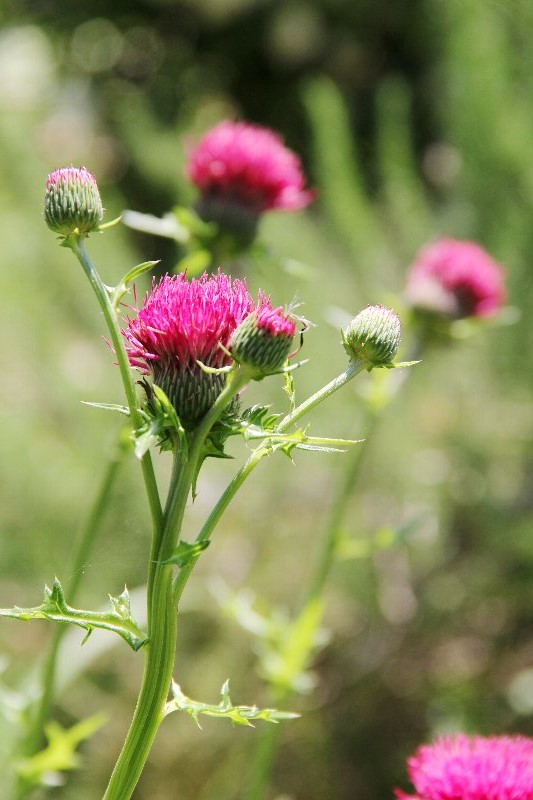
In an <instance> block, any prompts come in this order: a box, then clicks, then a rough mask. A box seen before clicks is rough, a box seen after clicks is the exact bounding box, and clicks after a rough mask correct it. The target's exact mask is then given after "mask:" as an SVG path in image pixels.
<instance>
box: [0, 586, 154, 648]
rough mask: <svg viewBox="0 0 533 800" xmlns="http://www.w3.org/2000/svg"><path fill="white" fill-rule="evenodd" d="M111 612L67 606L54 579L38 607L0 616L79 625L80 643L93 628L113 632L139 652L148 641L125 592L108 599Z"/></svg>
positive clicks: (4, 610) (5, 610)
mask: <svg viewBox="0 0 533 800" xmlns="http://www.w3.org/2000/svg"><path fill="white" fill-rule="evenodd" d="M109 601H110V606H111V610H110V611H107V612H105V611H82V610H80V609H77V608H72V607H71V606H69V605H67V602H66V600H65V595H64V592H63V588H62V586H61V584H60V582H59V581H58V579H57V578H56V579H55V580H54V584H53V586H52V588H51V589H50V588H49V587H48V586H45V589H44V598H43V602H42V604H41V605H40V606H35V607H33V608H19V607H18V606H14V607H13V608H2V609H0V617H11V618H12V619H20V620H22V621H24V622H28V621H29V620H32V619H49V620H52V621H54V622H68V623H70V624H72V625H78V626H79V627H80V628H83V629H84V630H85V631H87V635H86V636H85V638H84V640H83V643H85V641H86V640H87V639H88V637H89V636H90V635H91V633H92V632H93V630H94V628H101V629H102V630H106V631H112V632H113V633H118V635H119V636H120V637H121V638H122V639H124V641H125V642H127V644H129V646H130V647H131V648H132V650H135V651H137V650H139V648H141V647H142V646H143V644H145V643H146V642H147V641H148V639H147V636H146V634H145V633H143V631H141V630H140V628H139V627H138V625H137V624H136V623H135V622H134V620H133V618H132V616H131V611H130V596H129V593H128V590H127V589H124V591H123V592H122V594H121V595H119V597H111V595H110V596H109Z"/></svg>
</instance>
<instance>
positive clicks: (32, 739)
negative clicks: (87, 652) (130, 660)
mask: <svg viewBox="0 0 533 800" xmlns="http://www.w3.org/2000/svg"><path fill="white" fill-rule="evenodd" d="M123 455H124V449H123V447H121V446H120V445H119V447H117V448H116V450H115V452H114V453H113V455H112V457H111V459H110V460H109V463H108V465H107V468H106V471H105V474H104V477H103V479H102V482H101V484H100V488H99V491H98V494H97V495H96V498H95V501H94V503H93V506H92V508H91V511H90V513H89V517H88V519H87V521H86V523H85V525H84V528H83V530H82V533H81V537H80V541H79V544H78V548H77V551H76V554H75V556H74V561H73V563H72V567H71V571H72V578H71V580H70V582H69V584H68V587H67V596H68V598H69V601H70V602H71V603H72V602H74V600H75V597H76V595H77V592H78V589H79V586H80V583H81V579H82V576H83V567H84V565H85V564H86V562H87V559H88V557H89V553H90V551H91V549H92V547H93V544H94V540H95V537H96V535H97V534H98V531H99V529H100V526H101V523H102V520H103V516H104V514H105V512H106V509H107V506H108V502H109V498H110V495H111V490H112V488H113V485H114V483H115V479H116V477H117V474H118V470H119V467H120V465H121V463H122V461H123ZM65 632H66V626H64V625H55V626H54V627H53V631H52V636H51V639H50V644H49V648H48V653H47V656H46V660H45V662H44V666H43V671H42V676H41V689H42V692H41V696H40V698H39V703H38V705H37V708H36V711H35V714H34V715H33V718H32V721H31V728H30V730H29V732H28V736H27V738H26V741H25V742H24V744H23V748H22V750H23V753H24V755H25V756H31V755H33V754H34V753H36V752H37V751H38V750H39V748H40V747H41V745H42V742H43V729H44V726H45V724H46V721H47V720H48V718H49V716H50V709H51V705H52V700H53V695H54V688H55V677H56V668H57V657H58V652H59V645H60V644H61V640H62V638H63V636H64V634H65ZM27 788H28V787H25V786H22V785H21V786H20V787H19V791H18V796H19V797H24V796H25V795H26V793H27Z"/></svg>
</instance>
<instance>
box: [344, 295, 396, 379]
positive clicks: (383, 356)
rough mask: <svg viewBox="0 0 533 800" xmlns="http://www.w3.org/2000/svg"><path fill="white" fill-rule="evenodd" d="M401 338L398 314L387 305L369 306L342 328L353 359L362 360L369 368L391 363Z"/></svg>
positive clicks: (345, 342)
mask: <svg viewBox="0 0 533 800" xmlns="http://www.w3.org/2000/svg"><path fill="white" fill-rule="evenodd" d="M400 338H401V325H400V320H399V319H398V315H397V314H396V313H395V312H394V311H393V310H392V309H391V308H385V307H384V306H367V307H366V308H364V309H363V310H362V311H361V312H360V313H359V314H358V315H357V316H356V317H354V319H353V320H352V321H351V322H350V324H349V325H348V327H347V328H346V329H345V330H344V331H343V332H342V341H343V344H344V349H345V350H346V352H347V353H348V355H349V357H350V359H351V360H356V361H362V362H363V363H364V365H365V367H366V369H368V370H369V371H370V370H371V369H372V368H373V367H387V366H389V365H390V364H392V362H393V359H394V357H395V356H396V353H397V352H398V347H399V346H400Z"/></svg>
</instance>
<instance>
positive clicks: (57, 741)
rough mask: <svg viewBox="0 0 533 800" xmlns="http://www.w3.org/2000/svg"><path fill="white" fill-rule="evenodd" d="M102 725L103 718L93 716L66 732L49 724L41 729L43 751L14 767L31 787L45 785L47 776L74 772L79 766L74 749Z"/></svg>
mask: <svg viewBox="0 0 533 800" xmlns="http://www.w3.org/2000/svg"><path fill="white" fill-rule="evenodd" d="M106 721H107V717H106V716H105V714H95V715H94V716H92V717H88V718H87V719H84V720H82V721H81V722H78V723H77V725H73V726H72V728H67V729H65V728H62V727H61V725H59V724H58V723H57V722H50V723H49V724H48V725H47V726H46V728H45V734H46V739H47V742H48V743H47V745H46V747H45V748H44V749H43V750H40V751H39V752H38V753H36V754H35V755H33V756H30V757H28V758H23V759H21V760H20V761H19V762H18V763H17V765H16V769H17V772H18V774H19V776H20V777H21V778H23V780H24V782H26V783H28V784H30V785H31V786H41V785H43V784H46V783H47V777H48V776H49V775H50V774H53V773H55V772H63V771H65V770H72V769H76V767H78V766H79V764H80V757H79V756H78V754H77V753H76V748H77V747H78V745H79V744H80V743H81V742H83V741H85V740H86V739H89V738H90V737H91V736H92V735H93V734H94V733H96V731H97V730H98V729H99V728H101V727H102V725H104V724H105V722H106Z"/></svg>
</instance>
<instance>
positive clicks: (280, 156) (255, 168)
mask: <svg viewBox="0 0 533 800" xmlns="http://www.w3.org/2000/svg"><path fill="white" fill-rule="evenodd" d="M187 175H188V177H189V178H190V180H191V181H192V182H193V183H194V184H195V186H197V188H198V189H199V190H200V194H201V199H200V201H199V203H198V207H197V210H198V212H199V214H200V216H202V217H203V218H204V219H206V220H209V221H215V222H218V223H220V224H221V225H223V226H224V225H226V226H227V227H230V228H231V227H233V228H238V229H240V230H241V232H242V230H243V229H244V227H245V222H246V220H248V227H249V228H254V226H255V223H256V222H257V219H258V217H259V215H260V214H261V213H262V212H264V211H269V210H271V209H280V210H285V211H297V210H298V209H301V208H305V206H307V205H309V203H310V202H311V201H312V199H313V192H311V191H309V190H307V189H305V188H304V187H305V176H304V174H303V170H302V165H301V162H300V159H299V158H298V156H297V155H296V154H295V153H293V152H292V151H291V150H289V149H288V148H286V147H285V145H284V144H283V141H282V139H281V138H280V137H279V136H278V135H277V134H276V133H274V132H273V131H271V130H268V129H267V128H262V127H259V126H258V125H250V124H248V123H245V122H228V121H226V122H221V123H219V124H218V125H216V126H215V127H214V128H213V129H212V130H210V131H209V132H208V133H207V134H206V135H205V136H204V137H203V139H201V141H200V142H199V143H198V144H197V145H196V147H195V148H194V150H193V151H192V153H191V154H190V157H189V162H188V165H187ZM239 222H240V225H239V224H238V223H239Z"/></svg>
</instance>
